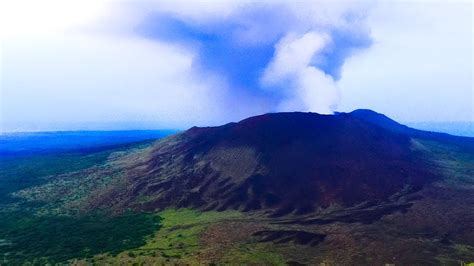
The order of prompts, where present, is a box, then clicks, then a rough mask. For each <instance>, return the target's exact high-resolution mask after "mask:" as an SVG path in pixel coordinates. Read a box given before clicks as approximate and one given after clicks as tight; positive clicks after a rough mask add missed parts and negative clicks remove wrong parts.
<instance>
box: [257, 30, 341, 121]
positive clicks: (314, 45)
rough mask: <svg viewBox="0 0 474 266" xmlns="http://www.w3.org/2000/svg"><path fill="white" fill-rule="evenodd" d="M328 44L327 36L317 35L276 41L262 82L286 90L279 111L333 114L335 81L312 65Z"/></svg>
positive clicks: (336, 93) (335, 93)
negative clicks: (272, 55) (273, 52)
mask: <svg viewBox="0 0 474 266" xmlns="http://www.w3.org/2000/svg"><path fill="white" fill-rule="evenodd" d="M330 42H331V39H330V36H329V35H328V34H325V33H318V32H308V33H306V34H304V35H302V36H296V35H295V34H288V35H287V36H286V37H284V38H282V39H281V40H280V42H278V44H277V45H276V47H275V55H274V57H273V59H272V61H271V62H270V63H269V65H268V67H267V68H266V70H265V72H264V74H263V76H262V83H263V85H265V86H270V87H275V86H276V87H278V88H279V89H280V90H285V92H284V93H285V94H286V95H287V96H286V98H285V99H284V100H283V101H282V102H281V103H280V106H279V110H280V111H312V112H317V113H323V114H329V113H332V112H333V108H335V106H336V104H337V102H338V99H339V90H338V88H337V87H336V85H335V82H334V79H333V78H332V77H331V76H329V75H326V74H325V73H324V72H323V71H321V70H320V69H317V68H316V67H314V66H312V65H311V62H312V60H313V58H315V57H317V56H318V54H319V53H320V52H321V51H322V50H323V49H324V48H325V47H326V46H327V45H328V44H329V43H330Z"/></svg>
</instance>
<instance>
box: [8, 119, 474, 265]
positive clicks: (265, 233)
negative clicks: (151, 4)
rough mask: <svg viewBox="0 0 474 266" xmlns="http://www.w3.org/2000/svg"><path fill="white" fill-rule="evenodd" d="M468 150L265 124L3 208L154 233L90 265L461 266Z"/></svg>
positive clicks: (134, 155)
mask: <svg viewBox="0 0 474 266" xmlns="http://www.w3.org/2000/svg"><path fill="white" fill-rule="evenodd" d="M473 143H474V140H473V139H472V138H466V137H455V136H450V135H447V134H440V133H434V132H424V131H420V130H415V129H411V128H408V127H406V126H403V125H401V124H399V123H397V122H395V121H393V120H391V119H390V118H388V117H386V116H384V115H381V114H378V113H375V112H373V111H370V110H356V111H354V112H352V113H338V114H335V115H319V114H315V113H274V114H265V115H261V116H256V117H251V118H248V119H245V120H242V121H240V122H238V123H229V124H226V125H223V126H219V127H205V128H197V127H193V128H191V129H189V130H187V131H184V132H182V133H178V134H176V135H173V136H169V137H166V138H164V139H161V140H158V141H156V142H154V143H150V144H141V145H138V146H133V147H127V148H125V149H122V150H116V151H114V152H112V153H110V154H109V156H108V159H107V160H106V161H105V162H103V161H101V162H100V163H99V162H98V163H97V164H95V165H93V166H88V167H86V168H84V169H79V170H76V171H73V172H65V173H62V174H60V175H52V176H49V177H48V178H47V180H46V181H45V182H42V183H39V184H37V185H35V186H31V187H27V188H25V189H22V190H18V191H15V192H13V194H12V196H14V197H16V198H17V199H18V200H19V203H15V204H26V206H29V205H32V204H33V203H34V206H35V207H33V208H32V209H31V210H32V211H33V213H35V215H38V214H40V217H56V216H57V215H67V216H68V217H78V218H77V219H79V218H80V217H90V215H97V214H100V215H105V216H106V217H112V218H110V219H115V218H114V217H116V218H118V219H119V218H120V217H134V216H130V215H131V214H130V212H131V213H143V214H144V215H157V216H158V217H159V220H160V219H162V220H160V221H162V222H161V225H160V226H158V227H157V229H155V230H156V233H155V234H152V235H150V233H149V232H148V233H146V234H148V237H145V238H143V240H142V242H140V241H137V242H136V243H137V244H136V246H135V247H132V246H130V245H128V246H124V247H114V248H113V250H114V252H113V253H111V252H110V251H109V250H108V249H107V248H105V247H103V248H96V251H95V252H89V253H88V254H91V255H93V256H94V257H93V258H92V260H94V261H97V260H103V261H108V262H111V263H114V262H117V260H120V261H123V260H125V261H129V262H142V263H145V264H146V263H151V262H153V263H154V262H157V261H158V262H170V263H171V262H173V263H190V264H200V263H226V262H227V263H228V262H238V263H264V264H280V263H283V264H285V263H287V264H295V265H298V264H317V263H322V262H325V263H329V264H335V265H341V264H344V265H367V264H377V265H378V264H383V263H396V264H417V265H420V264H434V263H435V264H436V263H441V262H443V263H447V264H454V265H455V264H458V263H459V262H461V261H474V242H473V239H474V234H473V232H474V209H473V207H472V206H474V193H473V192H474V167H473V165H474V149H473V148H472V147H474V146H473ZM32 206H33V205H32ZM9 208H11V206H10V207H9ZM147 217H148V216H145V217H144V218H140V217H138V218H133V219H136V220H140V219H142V220H144V221H148V222H150V221H152V220H150V218H149V217H148V218H147ZM74 219H76V218H74ZM81 219H84V218H81ZM87 219H90V218H87ZM87 219H86V220H87ZM100 219H105V218H100ZM107 219H109V218H107ZM127 219H128V218H127ZM88 221H89V220H88ZM114 221H115V220H114ZM118 221H122V220H118ZM117 223H118V222H117ZM147 228H148V227H147ZM160 228H161V229H160ZM226 228H227V229H228V228H230V230H227V229H226ZM140 230H143V229H140ZM143 232H144V233H145V231H143ZM12 234H13V233H12ZM4 237H6V238H7V239H8V236H4ZM104 237H105V236H104ZM114 237H115V236H114ZM139 237H143V235H140V236H139ZM1 238H2V236H0V240H1ZM84 245H86V244H84ZM86 246H87V245H86ZM120 250H122V252H120ZM341 250H344V252H341ZM0 251H1V248H0ZM422 251H423V252H422ZM10 252H11V251H10ZM76 253H77V252H76ZM63 257H65V256H63ZM65 258H67V257H65ZM72 258H76V259H79V260H76V262H77V263H83V262H84V261H83V260H80V259H81V257H80V256H79V257H78V256H77V255H74V256H70V257H68V259H72Z"/></svg>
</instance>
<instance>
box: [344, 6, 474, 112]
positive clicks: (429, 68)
mask: <svg viewBox="0 0 474 266" xmlns="http://www.w3.org/2000/svg"><path fill="white" fill-rule="evenodd" d="M472 8H473V4H472V3H471V2H469V1H465V2H460V1H455V2H449V1H448V2H423V3H419V2H416V3H415V2H403V3H400V2H398V3H397V2H394V3H393V2H388V3H379V4H378V5H377V6H376V7H375V8H374V9H373V10H372V12H371V13H370V15H369V17H368V18H367V19H368V23H369V25H370V26H371V31H372V36H373V38H374V45H373V47H372V48H371V49H370V50H367V51H364V52H362V53H360V54H359V55H357V56H354V57H352V58H350V59H349V60H348V61H347V62H346V64H345V66H344V68H343V74H342V79H341V80H340V81H339V82H338V85H339V87H340V88H341V90H342V92H343V93H342V100H341V104H340V109H341V110H342V111H350V110H353V109H355V108H370V109H374V110H377V111H379V112H382V113H385V114H387V115H389V116H391V117H393V118H395V119H397V120H399V121H474V98H473V95H474V87H473V81H472V78H473V76H474V72H473V65H472V64H473V59H472V56H473V50H472V47H473V46H472V45H473V36H474V34H473V33H472V30H473V26H472V25H473V24H472V18H473V17H472V16H473V10H472Z"/></svg>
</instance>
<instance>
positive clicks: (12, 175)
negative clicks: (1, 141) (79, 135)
mask: <svg viewBox="0 0 474 266" xmlns="http://www.w3.org/2000/svg"><path fill="white" fill-rule="evenodd" d="M111 152H112V151H111V150H108V151H101V152H95V153H88V154H84V153H61V154H42V155H33V156H26V157H24V156H22V157H13V158H12V157H7V158H2V159H0V202H1V203H3V204H5V203H8V202H12V201H13V200H14V199H12V198H11V197H10V196H9V194H10V193H12V192H15V191H18V190H21V189H24V188H27V187H31V186H36V185H40V184H43V183H45V182H47V181H48V179H47V178H46V177H48V176H55V175H59V174H64V173H70V172H74V171H79V170H82V169H86V168H89V167H92V166H94V165H97V164H100V163H103V162H105V161H106V160H107V158H108V156H109V155H110V153H111Z"/></svg>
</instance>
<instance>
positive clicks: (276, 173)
mask: <svg viewBox="0 0 474 266" xmlns="http://www.w3.org/2000/svg"><path fill="white" fill-rule="evenodd" d="M146 158H147V159H146V160H143V161H142V162H140V163H138V164H136V165H134V166H132V167H129V170H128V172H127V176H128V181H127V182H128V186H127V187H126V189H125V191H123V190H122V191H113V192H111V194H110V195H108V197H106V198H104V199H102V200H103V201H110V197H114V199H115V202H118V204H119V205H124V204H126V205H127V207H133V208H137V209H146V210H151V209H161V208H166V207H169V206H177V207H198V208H202V209H215V210H224V209H239V210H244V211H249V210H259V209H267V210H269V211H271V212H272V213H273V214H274V215H284V214H288V213H295V214H304V213H309V212H312V211H314V210H317V209H318V208H325V207H328V206H330V205H333V204H338V205H343V206H353V205H356V204H358V203H361V202H365V201H371V202H373V201H385V200H387V199H388V198H389V197H390V196H391V195H393V194H396V193H399V192H401V191H404V192H407V191H410V190H413V189H417V188H419V187H420V186H421V185H423V184H424V183H426V182H428V181H430V180H431V179H432V178H433V177H432V175H431V174H430V173H429V172H428V171H427V170H426V167H424V165H423V161H422V160H421V159H419V158H418V156H417V153H416V152H414V150H413V143H412V140H411V137H410V135H409V134H406V133H404V132H397V131H392V130H389V129H387V128H384V127H382V126H379V125H376V124H374V123H371V122H368V121H367V120H366V119H364V118H363V117H362V118H361V117H359V116H356V115H353V114H351V113H349V114H345V113H341V114H337V115H318V114H314V113H275V114H266V115H261V116H256V117H251V118H248V119H245V120H243V121H241V122H239V123H230V124H227V125H224V126H220V127H208V128H196V127H194V128H191V129H189V130H188V131H186V132H184V133H182V134H178V135H176V136H173V137H170V138H167V139H165V140H162V141H160V142H158V143H157V144H156V145H155V146H154V147H153V149H152V150H151V151H150V153H149V154H148V155H147V156H146ZM107 198H108V199H107ZM143 199H146V200H143ZM100 201H101V200H98V202H100ZM124 207H125V206H124Z"/></svg>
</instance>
